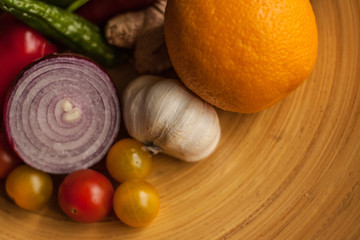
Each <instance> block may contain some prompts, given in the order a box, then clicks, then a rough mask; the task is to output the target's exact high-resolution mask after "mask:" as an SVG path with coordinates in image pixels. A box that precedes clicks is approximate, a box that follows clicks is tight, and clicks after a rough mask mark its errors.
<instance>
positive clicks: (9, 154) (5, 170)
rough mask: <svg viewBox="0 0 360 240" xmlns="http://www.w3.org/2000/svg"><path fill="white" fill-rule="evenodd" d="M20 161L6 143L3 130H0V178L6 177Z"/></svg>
mask: <svg viewBox="0 0 360 240" xmlns="http://www.w3.org/2000/svg"><path fill="white" fill-rule="evenodd" d="M21 162H22V161H21V159H20V158H19V157H18V156H17V155H16V154H15V152H14V151H13V149H12V148H11V146H10V144H9V143H8V141H7V139H6V136H5V132H4V131H3V130H0V179H4V178H6V176H7V175H8V174H9V173H10V171H11V170H13V169H14V168H15V167H16V166H18V165H19V164H20V163H21Z"/></svg>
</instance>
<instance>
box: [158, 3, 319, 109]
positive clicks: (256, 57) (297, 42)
mask: <svg viewBox="0 0 360 240" xmlns="http://www.w3.org/2000/svg"><path fill="white" fill-rule="evenodd" d="M164 31H165V40H166V46H167V49H168V53H169V56H170V60H171V63H172V65H173V67H174V69H175V71H176V73H177V75H178V76H179V78H180V80H181V81H182V82H183V83H184V84H185V85H186V86H187V87H188V88H189V89H190V90H192V91H193V92H194V93H196V94H197V95H199V96H200V97H201V98H203V99H204V100H205V101H207V102H209V103H211V104H213V105H215V106H216V107H219V108H222V109H224V110H227V111H232V112H240V113H252V112H258V111H261V110H263V109H265V108H267V107H269V106H271V105H273V104H275V103H276V102H278V101H280V100H281V99H283V98H284V97H285V96H287V95H288V94H289V93H290V92H292V91H293V90H294V89H296V88H297V87H298V86H299V85H301V84H302V83H303V82H304V80H305V79H307V78H308V77H309V75H310V74H311V72H312V70H313V68H314V64H315V61H316V56H317V47H318V34H317V27H316V20H315V16H314V13H313V10H312V7H311V4H310V2H309V0H222V1H219V0H168V4H167V8H166V11H165V26H164Z"/></svg>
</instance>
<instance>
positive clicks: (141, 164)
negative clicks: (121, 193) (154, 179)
mask: <svg viewBox="0 0 360 240" xmlns="http://www.w3.org/2000/svg"><path fill="white" fill-rule="evenodd" d="M143 146H144V145H143V144H142V143H140V142H139V141H137V140H135V139H131V138H126V139H122V140H120V141H118V142H116V143H115V144H114V145H113V146H112V147H111V148H110V150H109V152H108V154H107V156H106V168H107V170H108V172H109V173H110V175H111V176H112V177H113V178H114V179H116V180H117V181H119V182H124V181H126V180H131V179H144V178H145V177H146V176H147V175H148V174H149V172H150V170H151V165H152V156H151V154H150V153H149V152H148V151H146V150H144V149H143Z"/></svg>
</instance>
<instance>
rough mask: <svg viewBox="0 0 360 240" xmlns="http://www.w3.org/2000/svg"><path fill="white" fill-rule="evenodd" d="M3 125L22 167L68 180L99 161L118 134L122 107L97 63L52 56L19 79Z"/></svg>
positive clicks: (71, 56) (9, 98)
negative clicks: (72, 175)
mask: <svg viewBox="0 0 360 240" xmlns="http://www.w3.org/2000/svg"><path fill="white" fill-rule="evenodd" d="M37 74H38V75H37ZM29 85H31V86H29ZM29 103H30V104H29ZM69 116H70V117H69ZM3 120H4V126H5V130H6V133H7V138H8V141H9V143H10V145H11V146H12V148H13V149H14V151H15V152H16V153H17V154H18V155H19V156H20V157H21V158H22V159H23V161H24V162H25V163H27V164H29V165H30V166H32V167H34V168H37V169H40V170H42V171H44V172H48V173H53V174H67V173H70V172H73V171H75V170H78V169H84V168H89V167H91V166H93V165H94V164H95V163H97V162H99V161H100V160H102V159H103V157H104V156H105V155H106V153H107V151H108V149H109V148H110V147H111V145H112V144H113V143H114V141H115V140H116V139H117V136H118V133H119V128H120V104H119V98H118V95H117V91H116V88H115V85H114V83H113V82H112V80H111V78H110V77H109V75H108V73H107V72H106V70H105V69H104V68H102V67H101V66H100V65H98V64H97V63H96V62H94V61H92V60H90V59H89V58H87V57H84V56H82V55H77V54H52V55H49V56H46V57H44V58H41V59H39V60H37V61H35V62H33V63H31V64H30V65H28V66H27V67H26V68H24V69H23V71H22V72H21V73H20V74H19V75H18V77H17V81H15V83H14V85H13V86H12V87H11V89H10V90H9V93H8V95H7V98H6V101H5V105H4V109H3ZM24 124H25V125H24Z"/></svg>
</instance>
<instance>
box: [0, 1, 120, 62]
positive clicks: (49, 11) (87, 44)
mask: <svg viewBox="0 0 360 240" xmlns="http://www.w3.org/2000/svg"><path fill="white" fill-rule="evenodd" d="M0 8H1V9H3V10H4V11H7V12H9V13H10V14H12V15H13V16H15V17H16V18H18V19H20V20H21V21H23V22H25V23H26V24H28V25H29V26H30V27H32V28H34V29H35V30H37V31H38V32H40V33H41V34H43V35H44V36H46V37H49V38H50V39H53V40H55V41H58V42H59V43H61V44H63V45H65V46H66V47H68V48H70V49H71V50H72V51H74V52H77V53H80V54H83V55H85V56H88V57H90V58H92V59H94V60H95V61H97V62H98V63H99V64H101V65H104V66H107V67H109V66H113V65H114V64H115V63H116V52H115V49H114V48H113V47H111V46H110V45H108V44H107V42H106V40H105V39H104V37H103V35H102V33H101V32H100V29H99V28H98V27H97V26H96V25H94V24H92V23H90V22H89V21H87V20H85V19H84V18H82V17H80V16H78V15H76V14H74V13H71V12H69V11H66V10H65V9H62V8H60V7H57V6H54V5H50V4H47V3H44V2H41V1H37V0H0Z"/></svg>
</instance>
